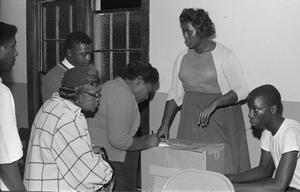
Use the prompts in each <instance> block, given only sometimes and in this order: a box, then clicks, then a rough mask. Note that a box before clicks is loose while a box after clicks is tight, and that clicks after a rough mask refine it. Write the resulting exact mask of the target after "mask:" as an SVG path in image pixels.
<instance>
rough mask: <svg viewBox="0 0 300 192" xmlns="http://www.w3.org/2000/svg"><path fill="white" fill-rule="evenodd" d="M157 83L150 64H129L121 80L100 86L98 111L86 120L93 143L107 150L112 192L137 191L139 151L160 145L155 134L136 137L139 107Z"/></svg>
mask: <svg viewBox="0 0 300 192" xmlns="http://www.w3.org/2000/svg"><path fill="white" fill-rule="evenodd" d="M158 80H159V75H158V72H157V70H156V69H155V68H154V67H152V66H151V65H150V64H149V63H141V62H130V63H129V64H127V65H126V67H125V68H124V69H123V71H122V75H121V77H118V78H116V79H114V80H111V81H107V82H106V83H105V84H104V85H103V87H102V92H101V94H102V97H101V101H100V103H101V106H100V108H99V111H98V113H97V114H96V116H95V118H92V119H88V124H89V131H90V132H91V135H92V141H93V142H94V143H95V145H98V146H103V147H104V148H105V149H106V151H107V154H108V158H109V160H110V163H111V165H112V166H113V168H114V171H115V178H116V180H115V188H114V191H136V190H137V168H138V158H139V153H138V150H143V149H148V148H151V147H154V146H157V145H158V143H159V138H158V137H157V135H154V134H153V135H145V136H142V137H136V136H135V134H136V132H137V130H138V128H139V126H140V112H139V109H138V104H139V103H141V102H143V101H144V100H146V99H148V96H149V94H150V93H151V92H153V91H154V90H155V89H156V87H157V84H158Z"/></svg>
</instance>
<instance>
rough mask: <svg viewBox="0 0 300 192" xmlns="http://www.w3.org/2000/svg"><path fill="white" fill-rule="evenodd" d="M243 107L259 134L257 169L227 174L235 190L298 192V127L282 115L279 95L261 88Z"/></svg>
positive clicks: (276, 91)
mask: <svg viewBox="0 0 300 192" xmlns="http://www.w3.org/2000/svg"><path fill="white" fill-rule="evenodd" d="M247 104H248V107H249V115H248V117H249V119H250V123H251V126H252V127H253V128H255V129H259V130H262V131H263V132H262V136H261V139H260V140H261V157H260V162H259V165H258V166H257V167H255V168H253V169H250V170H248V171H246V172H243V173H240V174H233V175H227V176H228V178H229V179H230V180H231V181H232V182H233V184H234V187H235V190H236V191H239V190H241V191H255V190H259V191H285V190H291V191H294V190H297V189H298V190H299V189H300V160H299V159H298V158H299V150H300V124H299V123H298V122H297V121H294V120H292V119H288V118H284V117H283V116H282V103H281V96H280V93H279V92H278V90H277V89H276V88H275V87H274V86H272V85H263V86H260V87H258V88H256V89H254V90H253V91H251V93H250V94H249V96H248V99H247ZM274 171H276V172H275V175H274V176H273V173H274Z"/></svg>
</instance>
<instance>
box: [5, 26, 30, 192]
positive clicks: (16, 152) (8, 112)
mask: <svg viewBox="0 0 300 192" xmlns="http://www.w3.org/2000/svg"><path fill="white" fill-rule="evenodd" d="M16 33H17V27H16V26H14V25H10V24H6V23H3V22H0V71H1V72H8V71H10V70H11V68H12V66H13V65H14V63H15V60H16V56H17V55H18V52H17V50H16V44H17V42H16V39H15V35H16ZM22 156H23V151H22V143H21V141H20V137H19V134H18V129H17V123H16V116H15V104H14V99H13V96H12V94H11V92H10V90H9V88H8V87H6V86H5V85H4V84H2V80H1V78H0V191H1V190H12V191H25V190H26V189H25V187H24V185H23V182H22V177H21V175H20V171H19V168H18V160H19V159H21V157H22Z"/></svg>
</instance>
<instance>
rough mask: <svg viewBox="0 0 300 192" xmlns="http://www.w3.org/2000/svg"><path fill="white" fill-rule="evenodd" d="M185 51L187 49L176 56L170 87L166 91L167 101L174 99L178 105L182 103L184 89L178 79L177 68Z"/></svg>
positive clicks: (178, 68)
mask: <svg viewBox="0 0 300 192" xmlns="http://www.w3.org/2000/svg"><path fill="white" fill-rule="evenodd" d="M186 53H187V50H184V51H182V52H181V53H180V54H179V55H178V56H177V58H176V61H175V63H174V66H173V76H172V82H171V87H170V89H169V91H168V96H167V101H169V100H172V99H174V101H175V102H176V104H177V105H178V106H181V105H182V101H183V95H184V89H183V86H182V83H181V81H180V79H179V76H178V74H179V70H180V65H181V61H182V58H183V56H184V55H185V54H186Z"/></svg>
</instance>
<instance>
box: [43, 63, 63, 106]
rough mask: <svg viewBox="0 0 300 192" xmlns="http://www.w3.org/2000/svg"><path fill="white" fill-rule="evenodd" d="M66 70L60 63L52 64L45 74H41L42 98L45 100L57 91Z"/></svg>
mask: <svg viewBox="0 0 300 192" xmlns="http://www.w3.org/2000/svg"><path fill="white" fill-rule="evenodd" d="M66 71H67V69H66V68H64V67H62V66H61V65H60V64H57V65H56V66H54V67H53V68H52V69H51V70H50V71H48V73H47V74H46V75H45V76H42V83H41V89H42V97H43V98H42V99H43V102H45V101H46V100H47V99H49V98H50V97H51V96H52V94H53V93H54V92H58V88H59V86H60V83H61V79H62V76H63V74H64V73H65V72H66Z"/></svg>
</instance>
